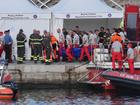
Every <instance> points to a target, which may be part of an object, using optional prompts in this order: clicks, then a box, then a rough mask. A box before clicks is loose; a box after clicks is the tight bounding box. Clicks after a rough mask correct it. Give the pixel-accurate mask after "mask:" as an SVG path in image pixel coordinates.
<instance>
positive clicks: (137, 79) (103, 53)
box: [78, 48, 140, 90]
mask: <svg viewBox="0 0 140 105" xmlns="http://www.w3.org/2000/svg"><path fill="white" fill-rule="evenodd" d="M137 49H138V50H139V51H140V48H137ZM138 58H140V54H138V56H137V57H136V60H135V62H134V67H135V72H134V74H131V73H129V66H128V63H127V62H123V69H122V70H121V71H119V70H117V69H116V71H113V70H112V62H111V57H110V55H109V50H108V49H100V48H97V49H95V50H94V62H90V63H89V65H88V66H87V69H88V73H87V74H86V75H85V76H84V77H81V78H80V79H79V80H78V81H81V80H82V82H83V83H86V84H91V85H93V86H97V85H98V86H100V87H101V88H103V89H105V90H111V89H116V87H125V88H126V87H127V88H133V89H139V90H140V61H139V60H140V59H139V60H138ZM116 68H118V64H117V63H116ZM86 77H88V78H87V79H86V80H84V79H83V78H86Z"/></svg>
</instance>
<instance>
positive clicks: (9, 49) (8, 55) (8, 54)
mask: <svg viewBox="0 0 140 105" xmlns="http://www.w3.org/2000/svg"><path fill="white" fill-rule="evenodd" d="M4 50H5V59H6V60H7V61H8V62H12V45H4Z"/></svg>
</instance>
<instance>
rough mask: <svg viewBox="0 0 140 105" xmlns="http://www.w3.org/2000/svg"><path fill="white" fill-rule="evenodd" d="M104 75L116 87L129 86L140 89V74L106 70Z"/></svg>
mask: <svg viewBox="0 0 140 105" xmlns="http://www.w3.org/2000/svg"><path fill="white" fill-rule="evenodd" d="M102 76H103V77H104V78H106V79H108V80H109V83H111V85H113V86H115V87H127V88H132V89H138V90H140V75H138V74H129V73H127V72H119V71H105V72H103V73H102Z"/></svg>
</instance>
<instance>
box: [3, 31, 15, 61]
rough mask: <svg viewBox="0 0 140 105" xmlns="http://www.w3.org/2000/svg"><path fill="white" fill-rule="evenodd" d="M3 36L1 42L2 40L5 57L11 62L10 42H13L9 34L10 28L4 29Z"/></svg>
mask: <svg viewBox="0 0 140 105" xmlns="http://www.w3.org/2000/svg"><path fill="white" fill-rule="evenodd" d="M4 34H5V35H4V38H3V42H4V50H5V59H6V60H7V61H8V62H9V63H11V62H12V43H13V39H12V37H11V35H10V30H6V31H5V32H4Z"/></svg>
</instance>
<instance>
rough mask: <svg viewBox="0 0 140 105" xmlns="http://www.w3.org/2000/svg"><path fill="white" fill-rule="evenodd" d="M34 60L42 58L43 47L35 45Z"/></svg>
mask: <svg viewBox="0 0 140 105" xmlns="http://www.w3.org/2000/svg"><path fill="white" fill-rule="evenodd" d="M33 52H34V60H37V57H42V46H41V45H34V51H33Z"/></svg>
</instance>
